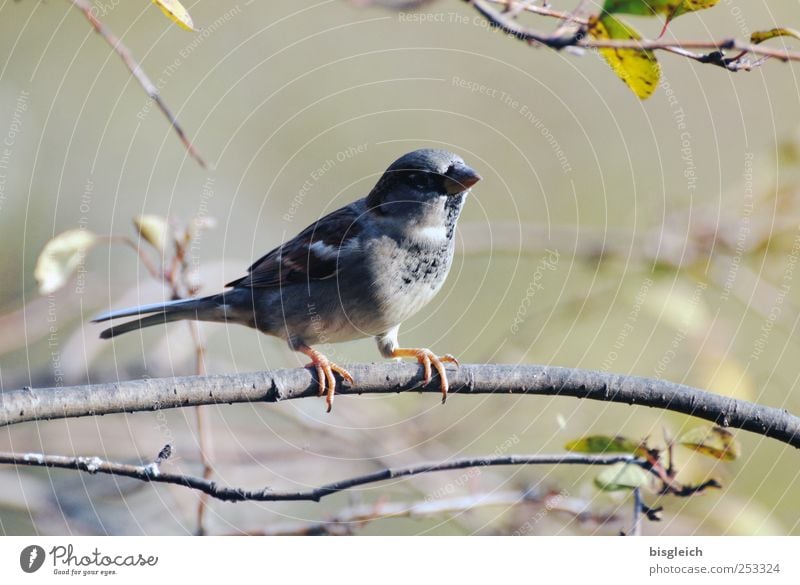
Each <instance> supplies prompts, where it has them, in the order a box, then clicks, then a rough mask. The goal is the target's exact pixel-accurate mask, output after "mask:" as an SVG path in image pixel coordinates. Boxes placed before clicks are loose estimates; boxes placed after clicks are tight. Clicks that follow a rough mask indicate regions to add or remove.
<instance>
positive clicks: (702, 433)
mask: <svg viewBox="0 0 800 585" xmlns="http://www.w3.org/2000/svg"><path fill="white" fill-rule="evenodd" d="M678 444H680V445H683V446H684V447H688V448H689V449H693V450H695V451H697V452H698V453H702V454H703V455H708V456H709V457H714V458H715V459H721V460H723V461H733V460H734V459H736V458H738V457H739V455H741V448H740V447H739V443H738V442H737V441H736V439H735V438H734V437H733V433H731V432H730V431H729V430H728V429H723V428H722V427H697V428H694V429H692V430H691V431H688V432H687V433H684V434H683V435H681V436H680V437H678Z"/></svg>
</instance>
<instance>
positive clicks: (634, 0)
mask: <svg viewBox="0 0 800 585" xmlns="http://www.w3.org/2000/svg"><path fill="white" fill-rule="evenodd" d="M682 2H683V0H606V3H605V4H603V12H605V13H607V14H634V15H636V16H655V15H656V14H665V15H667V16H669V15H670V14H672V13H674V12H675V10H677V8H678V7H679V6H680V5H681V3H682Z"/></svg>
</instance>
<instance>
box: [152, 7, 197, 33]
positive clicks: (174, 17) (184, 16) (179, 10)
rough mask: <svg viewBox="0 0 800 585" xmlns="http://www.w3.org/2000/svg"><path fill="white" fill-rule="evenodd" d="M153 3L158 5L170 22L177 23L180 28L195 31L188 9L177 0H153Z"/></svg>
mask: <svg viewBox="0 0 800 585" xmlns="http://www.w3.org/2000/svg"><path fill="white" fill-rule="evenodd" d="M153 4H155V5H156V6H158V7H159V8H160V9H161V11H162V12H163V13H164V14H166V16H167V18H169V19H170V20H171V21H172V22H175V23H177V24H178V25H179V26H180V27H181V28H182V29H184V30H189V31H196V30H197V29H196V28H194V22H192V17H191V16H190V15H189V11H188V10H186V8H184V7H183V4H181V3H180V2H178V0H153Z"/></svg>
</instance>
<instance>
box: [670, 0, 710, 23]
mask: <svg viewBox="0 0 800 585" xmlns="http://www.w3.org/2000/svg"><path fill="white" fill-rule="evenodd" d="M718 2H719V0H683V2H681V3H680V5H679V6H678V7H677V8H676V9H675V11H674V12H673V13H672V14H670V15H668V16H667V22H669V21H670V20H672V19H673V18H678V17H679V16H680V15H681V14H686V13H687V12H696V11H698V10H705V9H706V8H712V7H714V6H715V5H716V4H717V3H718Z"/></svg>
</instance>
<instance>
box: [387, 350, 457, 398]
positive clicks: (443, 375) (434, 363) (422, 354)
mask: <svg viewBox="0 0 800 585" xmlns="http://www.w3.org/2000/svg"><path fill="white" fill-rule="evenodd" d="M392 357H396V358H400V357H412V358H416V359H417V361H418V362H419V363H420V364H422V369H423V371H424V380H425V383H426V384H428V383H429V382H430V381H431V376H432V374H433V371H432V370H433V368H435V369H436V372H437V373H438V374H439V379H440V380H441V381H442V386H441V387H442V404H444V403H445V402H447V391H448V390H449V389H450V385H449V383H448V382H447V371H446V370H445V369H444V364H445V363H450V364H455V365H459V363H458V360H457V359H456V358H455V357H453V356H452V355H450V354H449V353H448V354H445V355H443V356H437V355H436V354H435V353H433V352H432V351H431V350H429V349H426V348H424V347H423V348H419V349H395V350H394V351H393V352H392Z"/></svg>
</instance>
